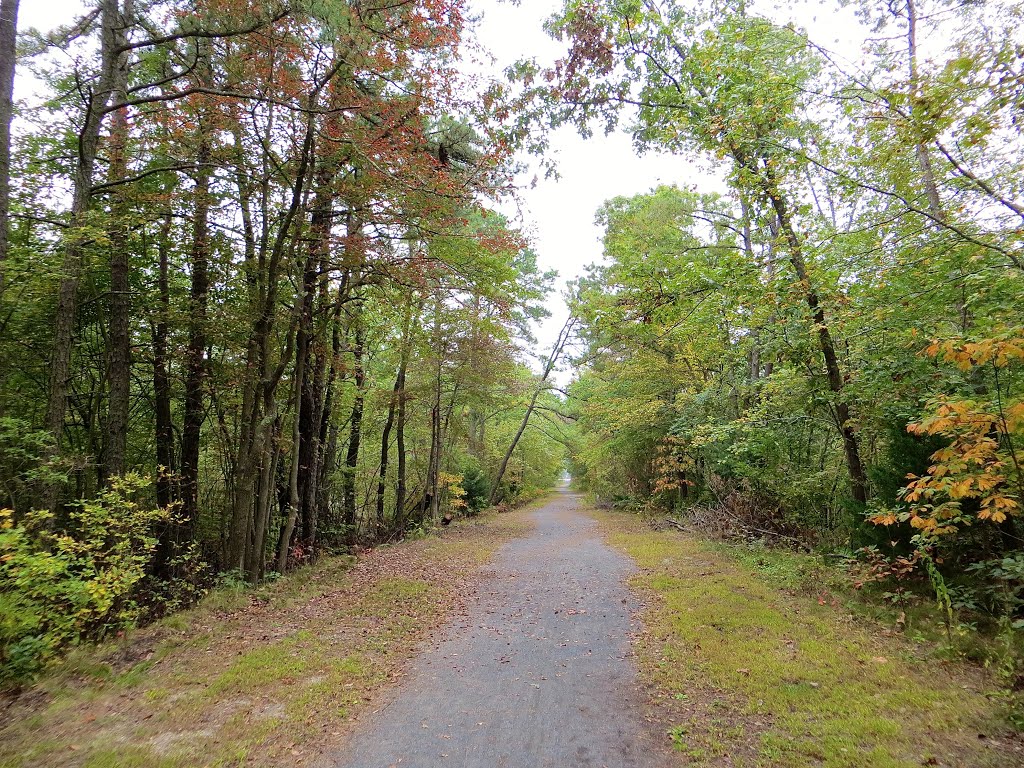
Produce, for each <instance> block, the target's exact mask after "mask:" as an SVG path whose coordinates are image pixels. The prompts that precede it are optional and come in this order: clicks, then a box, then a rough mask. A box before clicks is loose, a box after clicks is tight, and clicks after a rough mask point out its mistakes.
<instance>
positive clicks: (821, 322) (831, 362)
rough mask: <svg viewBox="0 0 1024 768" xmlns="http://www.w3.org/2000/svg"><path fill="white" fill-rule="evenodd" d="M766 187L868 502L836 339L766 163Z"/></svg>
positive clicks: (857, 493) (859, 495) (851, 464)
mask: <svg viewBox="0 0 1024 768" xmlns="http://www.w3.org/2000/svg"><path fill="white" fill-rule="evenodd" d="M762 178H763V179H764V191H765V193H766V195H767V196H768V199H769V201H770V202H771V205H772V209H773V210H774V211H775V215H776V217H777V218H778V224H779V231H780V232H781V233H782V236H783V237H784V238H785V240H786V245H787V246H788V247H789V261H790V264H792V266H793V271H794V272H795V273H796V277H797V280H798V281H799V282H800V285H801V287H802V289H803V291H804V300H805V301H806V303H807V309H808V310H809V311H810V314H811V320H812V321H813V322H814V326H815V328H816V329H817V331H818V344H819V346H820V348H821V354H822V357H823V358H824V361H825V375H826V378H827V380H828V387H829V389H830V390H831V391H832V393H833V394H834V395H835V402H834V408H835V422H836V427H837V428H838V429H839V433H840V436H841V437H842V441H843V454H844V456H845V458H846V468H847V472H848V473H849V475H850V493H851V495H852V496H853V498H854V500H855V501H857V502H858V503H860V504H866V503H867V500H868V478H867V473H866V472H865V470H864V464H863V462H862V461H861V457H860V446H859V445H858V441H857V433H856V432H855V431H854V429H853V425H852V424H851V423H850V418H851V417H850V406H849V404H848V403H847V402H846V400H845V399H844V396H843V389H844V386H845V385H844V382H843V374H842V371H841V370H840V367H839V358H838V356H837V355H836V347H835V343H834V341H833V340H832V333H831V331H830V330H829V327H828V323H827V321H826V319H825V311H824V309H822V307H821V302H820V301H819V298H818V293H817V291H816V290H815V289H814V286H813V285H812V284H811V281H810V276H809V275H808V272H807V265H806V263H805V262H804V257H803V247H802V244H801V242H800V237H799V236H798V235H797V233H796V230H794V229H793V221H792V217H791V215H790V212H789V209H788V207H787V205H786V201H785V200H784V199H783V197H782V195H781V193H780V192H779V188H778V183H777V181H776V179H775V175H774V173H773V172H772V170H771V168H770V167H769V166H768V164H767V161H766V163H765V169H764V175H763V177H762Z"/></svg>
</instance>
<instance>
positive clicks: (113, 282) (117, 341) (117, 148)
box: [102, 0, 133, 479]
mask: <svg viewBox="0 0 1024 768" xmlns="http://www.w3.org/2000/svg"><path fill="white" fill-rule="evenodd" d="M132 12H133V9H132V0H125V11H124V18H125V20H126V21H130V19H131V16H132ZM127 87H128V60H127V58H124V57H121V58H119V60H118V64H117V67H116V68H115V75H114V83H113V96H112V99H113V102H114V105H115V106H116V105H118V104H121V105H123V104H124V103H125V102H126V101H127V99H128V94H127V93H126V89H127ZM108 144H109V147H110V158H109V160H110V169H109V172H108V178H109V181H110V182H111V183H115V184H116V183H119V182H123V181H124V179H125V177H126V176H127V175H128V154H127V153H128V109H127V107H125V106H121V108H120V109H116V110H114V112H113V113H112V116H111V119H110V139H109V142H108ZM126 192H127V190H126V189H125V187H124V186H123V185H121V186H116V187H113V188H112V190H111V193H110V196H111V203H110V226H109V229H108V238H109V240H110V329H109V331H108V334H107V382H108V387H109V388H108V390H107V391H108V404H107V423H106V440H105V444H104V450H103V462H102V474H103V477H104V478H105V479H109V478H112V477H117V476H119V475H123V474H124V471H125V460H126V459H125V452H126V448H127V440H128V414H129V409H130V407H131V364H132V361H131V321H130V316H131V293H130V291H131V285H130V281H129V272H130V264H129V258H128V229H127V227H128V223H127V221H126V219H127V213H128V205H127V201H126V199H125V195H126Z"/></svg>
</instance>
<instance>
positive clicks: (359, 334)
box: [342, 309, 366, 540]
mask: <svg viewBox="0 0 1024 768" xmlns="http://www.w3.org/2000/svg"><path fill="white" fill-rule="evenodd" d="M361 312H362V310H361V309H357V310H356V317H355V326H356V327H355V345H354V346H353V348H352V355H353V357H354V358H355V360H354V364H353V369H354V370H353V377H354V381H355V385H356V392H355V400H354V401H353V403H352V419H351V425H350V427H349V438H348V451H347V453H346V456H345V480H344V483H343V490H342V498H343V499H344V502H343V503H344V509H345V527H346V528H347V529H348V532H349V537H350V538H351V539H353V540H354V539H355V533H356V523H357V519H356V469H357V467H358V465H359V444H360V441H361V438H362V429H363V398H364V394H365V392H364V386H365V383H366V370H365V368H364V367H363V351H364V345H365V343H366V338H365V330H364V329H363V323H362V318H361V317H360V316H359V315H360V313H361Z"/></svg>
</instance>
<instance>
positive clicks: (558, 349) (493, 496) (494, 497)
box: [488, 315, 576, 506]
mask: <svg viewBox="0 0 1024 768" xmlns="http://www.w3.org/2000/svg"><path fill="white" fill-rule="evenodd" d="M575 326H576V318H574V317H573V316H572V315H570V316H569V318H568V319H567V320H566V321H565V325H563V326H562V330H561V331H559V332H558V339H557V340H556V341H555V346H554V348H553V349H552V350H551V355H550V356H549V357H548V359H547V362H546V363H545V364H544V373H543V375H542V376H541V379H540V383H539V385H538V386H537V387H536V389H534V391H533V395H532V396H531V397H530V403H529V405H527V406H526V413H525V414H523V420H522V421H521V422H520V424H519V430H518V431H517V432H516V435H515V437H514V438H512V442H511V443H510V444H509V446H508V450H507V451H505V455H504V457H502V459H501V465H500V466H499V467H498V473H497V474H496V475H495V476H494V482H493V483H492V484H491V493H490V495H489V497H488V500H489V501H488V503H490V504H491V505H492V506H493V505H494V504H496V503H497V501H498V492H499V491H500V490H501V481H502V479H503V478H504V477H505V471H506V470H507V469H508V463H509V461H510V460H511V459H512V453H513V452H514V451H515V449H516V446H517V445H519V441H520V439H522V437H523V433H524V432H526V428H527V426H529V424H530V417H531V416H533V411H534V409H535V408H536V407H537V400H538V399H539V398H540V395H541V392H543V391H544V389H545V385H546V384H547V380H548V377H549V376H550V375H551V372H552V371H553V370H554V369H555V365H556V364H557V363H558V359H559V358H560V357H561V356H562V353H563V352H564V351H565V346H566V344H568V343H569V339H570V338H571V336H572V332H573V329H574V328H575Z"/></svg>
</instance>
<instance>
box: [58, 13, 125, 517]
mask: <svg viewBox="0 0 1024 768" xmlns="http://www.w3.org/2000/svg"><path fill="white" fill-rule="evenodd" d="M100 24H101V30H102V31H101V38H100V74H99V79H98V82H97V86H96V89H95V90H94V91H92V92H91V93H90V94H89V96H88V101H87V104H86V108H85V119H84V120H83V124H82V130H81V133H80V134H79V136H78V157H77V158H76V162H75V173H74V182H73V190H72V196H71V227H70V229H69V231H68V232H67V240H66V243H65V247H64V259H63V261H62V263H61V271H60V274H61V280H60V285H59V287H58V289H57V308H56V314H55V318H54V334H53V350H52V353H51V357H50V380H49V386H48V390H49V394H48V398H47V404H46V418H45V421H44V424H45V427H46V430H47V431H48V432H49V433H50V435H51V436H52V440H53V444H52V445H53V447H52V449H51V451H52V456H59V455H60V452H61V448H60V446H61V442H62V440H63V435H64V416H65V414H66V412H67V397H68V383H69V381H70V379H71V353H72V349H73V347H74V336H75V324H76V322H77V319H78V286H79V282H80V281H81V278H82V261H83V259H84V257H85V250H84V247H83V242H82V239H81V237H80V232H81V229H82V228H83V227H84V226H85V225H86V214H87V213H88V210H89V206H90V202H91V190H92V181H93V173H94V171H95V167H96V153H97V149H98V146H99V140H100V130H101V128H102V126H103V118H104V115H105V110H106V108H107V105H108V104H109V103H110V99H111V96H112V94H113V89H114V84H115V73H116V70H117V69H118V64H119V62H120V61H121V60H122V59H123V58H125V57H127V55H128V54H127V52H120V53H119V52H118V49H119V48H121V47H122V45H123V42H124V30H125V24H124V22H123V19H122V17H121V8H120V3H119V0H102V4H101V6H100ZM59 494H60V488H59V486H58V485H57V484H55V483H53V482H48V483H47V484H46V486H45V488H44V489H43V498H42V500H43V506H44V507H45V508H47V509H49V510H51V511H52V510H55V509H56V507H57V502H58V497H59Z"/></svg>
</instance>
